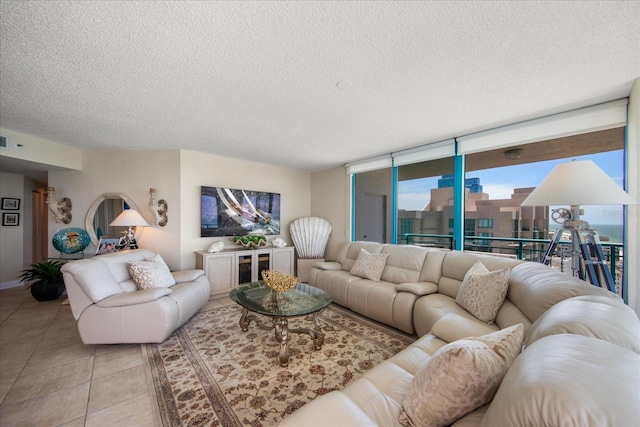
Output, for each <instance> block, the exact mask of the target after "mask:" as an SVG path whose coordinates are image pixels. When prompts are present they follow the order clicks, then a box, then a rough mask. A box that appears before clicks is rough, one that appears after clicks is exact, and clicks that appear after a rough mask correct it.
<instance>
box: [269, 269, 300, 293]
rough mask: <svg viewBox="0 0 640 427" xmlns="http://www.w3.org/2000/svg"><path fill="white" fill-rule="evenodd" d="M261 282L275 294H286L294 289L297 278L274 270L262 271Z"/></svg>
mask: <svg viewBox="0 0 640 427" xmlns="http://www.w3.org/2000/svg"><path fill="white" fill-rule="evenodd" d="M261 274H262V280H264V283H266V284H267V286H268V287H270V288H271V290H272V291H275V292H287V291H289V290H291V289H293V288H295V287H296V284H297V283H298V278H297V277H296V276H292V275H291V274H285V273H281V272H279V271H276V270H262V273H261Z"/></svg>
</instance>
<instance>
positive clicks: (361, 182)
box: [352, 168, 393, 243]
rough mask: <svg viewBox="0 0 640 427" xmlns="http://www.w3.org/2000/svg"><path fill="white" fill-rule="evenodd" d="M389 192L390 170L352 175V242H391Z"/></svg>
mask: <svg viewBox="0 0 640 427" xmlns="http://www.w3.org/2000/svg"><path fill="white" fill-rule="evenodd" d="M391 189H392V174H391V168H386V169H380V170H375V171H370V172H362V173H359V174H356V175H355V184H354V186H353V188H352V191H353V194H354V200H355V206H354V219H355V221H354V225H355V229H354V230H353V237H354V240H356V241H368V242H379V243H391V218H392V215H391V206H392V204H393V203H392V199H391V197H392V192H391Z"/></svg>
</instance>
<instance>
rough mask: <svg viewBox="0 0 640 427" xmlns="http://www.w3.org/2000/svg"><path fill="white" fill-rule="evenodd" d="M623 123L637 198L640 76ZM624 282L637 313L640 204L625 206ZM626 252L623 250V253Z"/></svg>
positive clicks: (630, 187) (631, 190)
mask: <svg viewBox="0 0 640 427" xmlns="http://www.w3.org/2000/svg"><path fill="white" fill-rule="evenodd" d="M628 108H629V110H628V124H627V162H628V163H627V191H628V192H629V194H630V195H631V196H632V197H633V198H634V199H636V200H637V201H640V172H639V171H638V169H639V168H640V79H636V81H635V83H634V85H633V88H632V89H631V94H630V95H629V106H628ZM626 233H627V254H628V255H629V256H628V257H627V265H626V271H627V283H628V289H629V295H628V296H629V301H628V302H629V306H630V307H632V308H634V309H635V311H636V313H640V237H639V236H640V206H638V205H635V206H628V207H627V230H626ZM625 255H626V254H625Z"/></svg>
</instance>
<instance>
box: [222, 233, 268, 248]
mask: <svg viewBox="0 0 640 427" xmlns="http://www.w3.org/2000/svg"><path fill="white" fill-rule="evenodd" d="M231 241H232V242H233V243H235V244H236V245H241V246H243V247H244V248H245V249H256V248H259V247H261V246H265V245H266V244H267V238H266V237H264V236H263V235H262V234H250V235H247V236H235V237H232V238H231Z"/></svg>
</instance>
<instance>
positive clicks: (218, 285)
mask: <svg viewBox="0 0 640 427" xmlns="http://www.w3.org/2000/svg"><path fill="white" fill-rule="evenodd" d="M204 273H205V274H206V276H207V278H208V279H209V285H210V286H211V294H212V295H213V294H223V293H227V292H229V291H230V290H231V289H232V288H234V287H235V286H237V285H238V283H237V282H236V280H235V279H236V277H237V276H236V257H235V256H234V254H222V253H221V254H216V255H207V256H205V258H204Z"/></svg>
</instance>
